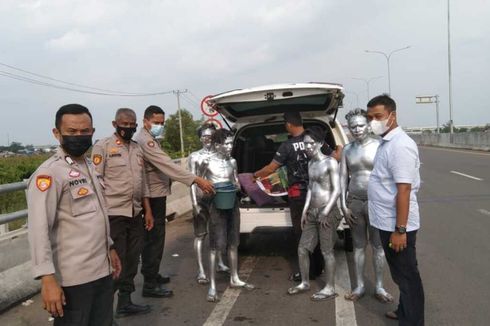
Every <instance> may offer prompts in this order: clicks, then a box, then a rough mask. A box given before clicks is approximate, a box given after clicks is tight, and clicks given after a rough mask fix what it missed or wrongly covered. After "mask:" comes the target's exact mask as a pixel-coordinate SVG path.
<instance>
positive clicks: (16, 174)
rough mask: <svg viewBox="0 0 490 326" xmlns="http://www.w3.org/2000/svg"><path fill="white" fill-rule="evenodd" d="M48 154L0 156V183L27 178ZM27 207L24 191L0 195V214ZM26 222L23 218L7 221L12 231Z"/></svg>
mask: <svg viewBox="0 0 490 326" xmlns="http://www.w3.org/2000/svg"><path fill="white" fill-rule="evenodd" d="M48 157H49V155H33V156H14V157H5V158H0V184H7V183H13V182H20V181H23V180H24V179H28V178H29V177H30V176H31V175H32V173H34V171H35V170H36V169H37V167H38V166H39V165H40V164H41V163H42V162H44V161H45V160H46V159H47V158H48ZM26 208H27V203H26V195H25V191H24V190H21V191H15V192H10V193H6V194H1V195H0V214H5V213H12V212H16V211H18V210H23V209H26ZM25 223H26V221H25V219H21V220H17V221H13V222H11V223H9V230H11V231H13V230H16V229H18V228H20V227H21V226H22V225H24V224H25Z"/></svg>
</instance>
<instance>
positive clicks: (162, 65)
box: [0, 0, 490, 145]
mask: <svg viewBox="0 0 490 326" xmlns="http://www.w3.org/2000/svg"><path fill="white" fill-rule="evenodd" d="M488 17H490V1H487V0H467V1H454V0H452V1H451V56H452V75H453V120H454V123H455V125H481V124H486V123H490V110H489V109H490V104H489V102H490V101H489V94H490V90H489V85H490V63H489V62H490V60H488V59H485V58H486V57H488V53H490V37H489V35H490V24H488ZM0 19H1V21H2V24H1V27H0V39H1V40H2V42H1V43H0V89H1V91H0V145H7V141H8V140H10V142H12V141H18V142H22V143H23V144H35V145H42V144H54V143H56V141H55V139H54V138H53V136H52V134H51V129H52V128H53V126H54V115H55V112H56V111H57V109H58V108H59V107H60V106H62V105H64V104H67V103H80V104H83V105H85V106H87V107H88V108H89V109H90V110H91V112H92V114H93V116H94V125H95V128H96V134H95V138H102V137H106V136H108V135H110V134H111V132H112V131H113V129H112V126H111V121H112V120H113V116H114V113H115V111H116V109H117V108H120V107H130V108H132V109H134V110H135V111H136V113H137V115H138V119H139V120H141V118H142V114H143V112H144V109H145V108H146V107H147V106H148V105H152V104H155V105H159V106H161V107H162V108H164V110H165V111H166V112H167V114H172V113H175V112H176V110H177V100H176V96H175V95H174V94H172V93H169V94H164V95H155V96H148V97H120V96H119V97H118V96H102V95H95V94H83V93H77V92H70V91H67V90H61V89H55V88H52V87H45V86H40V85H34V84H31V83H26V82H24V81H19V80H16V79H12V78H7V77H5V76H4V74H5V73H11V74H12V73H15V74H17V75H22V76H25V77H29V78H36V79H39V78H38V77H34V76H32V75H26V74H24V73H22V72H19V71H15V70H12V69H11V68H8V67H6V66H2V65H1V64H7V65H10V66H14V67H17V68H21V69H24V70H26V71H30V72H34V73H37V74H41V75H45V76H50V77H52V78H55V79H59V80H63V81H67V82H71V83H76V84H81V85H87V86H90V87H94V88H99V89H109V90H118V91H122V92H133V93H154V92H167V91H172V90H177V89H187V90H188V91H189V92H188V93H185V94H184V95H183V96H182V97H181V106H182V107H183V108H186V109H188V110H189V111H190V112H191V113H193V115H194V116H195V117H196V118H198V117H200V115H201V114H200V110H199V102H200V100H201V99H202V98H203V97H204V96H206V95H209V94H217V93H221V92H224V91H227V90H232V89H237V88H247V87H253V86H260V85H267V84H276V83H288V82H308V81H322V82H334V83H340V84H343V85H344V87H345V93H346V97H345V100H344V107H343V108H341V111H340V113H339V116H341V117H342V119H343V116H344V115H345V113H347V112H348V110H350V109H352V108H354V107H357V106H359V107H363V108H364V107H365V106H366V103H367V90H366V83H365V82H364V81H362V80H357V79H354V78H364V79H370V78H373V77H378V76H382V77H381V78H379V79H375V80H373V81H371V82H370V89H369V93H370V96H371V97H373V96H375V95H377V94H381V93H384V92H388V73H387V62H386V59H385V58H384V57H383V56H382V55H380V54H373V53H366V52H365V50H373V51H382V52H386V53H389V52H391V51H392V50H395V49H399V48H403V47H406V46H410V48H409V49H407V50H403V51H400V52H397V53H395V54H393V55H392V57H391V59H390V63H391V90H392V91H391V95H392V96H393V98H394V99H395V101H396V102H397V105H398V111H397V112H398V113H397V114H398V119H399V122H400V123H401V125H403V126H406V127H419V126H435V124H436V114H435V105H434V104H425V105H420V104H416V103H415V97H416V96H420V95H436V94H437V95H439V98H440V121H441V123H444V122H447V121H448V120H449V99H448V94H449V91H448V38H447V0H412V1H392V0H391V1H390V0H365V1H354V0H343V1H334V0H309V1H306V0H305V1H301V0H292V1H290V0H268V1H263V0H262V1H256V0H246V1H245V0H243V1H242V0H234V1H224V0H223V1H215V0H206V1H196V0H188V1H170V0H169V1H156V0H154V1H149V0H139V1H129V0H105V1H103V0H98V1H95V0H71V1H65V0H2V1H0ZM10 76H11V75H10ZM43 82H48V83H54V84H57V85H61V84H59V83H55V82H53V81H49V80H43ZM64 86H65V87H71V86H68V85H64ZM75 88H79V87H75ZM86 90H87V89H86ZM140 125H141V123H140Z"/></svg>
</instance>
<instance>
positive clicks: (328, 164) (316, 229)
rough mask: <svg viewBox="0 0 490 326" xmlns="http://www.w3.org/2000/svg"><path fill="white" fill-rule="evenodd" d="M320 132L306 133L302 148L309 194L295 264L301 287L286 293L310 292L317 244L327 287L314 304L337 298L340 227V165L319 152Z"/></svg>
mask: <svg viewBox="0 0 490 326" xmlns="http://www.w3.org/2000/svg"><path fill="white" fill-rule="evenodd" d="M323 139H325V138H324V137H323V131H321V130H316V129H314V128H312V129H308V130H307V131H306V132H305V136H304V144H305V152H306V155H308V157H309V158H310V161H309V163H308V177H309V183H308V191H307V194H306V202H305V206H304V209H303V214H302V217H301V226H302V229H303V232H302V234H301V239H300V242H299V245H298V260H299V266H300V272H301V283H300V284H299V285H297V286H294V287H291V288H289V289H288V293H289V294H297V293H300V292H304V291H307V290H309V289H310V280H309V267H310V253H312V252H313V250H314V249H315V247H316V246H317V244H318V241H320V249H321V251H322V255H323V258H324V260H325V273H326V285H325V287H324V288H323V289H321V290H320V291H318V292H316V293H315V294H313V296H312V297H311V299H312V300H314V301H319V300H327V299H331V298H334V297H336V296H337V294H336V293H335V256H334V249H333V248H334V245H335V240H336V235H337V233H336V230H337V226H338V224H339V220H338V218H337V214H332V213H331V212H332V209H336V202H337V199H338V198H339V195H340V176H339V164H338V163H337V161H336V160H335V159H334V158H332V157H329V156H326V155H324V154H323V153H322V152H321V150H320V149H321V147H322V145H323Z"/></svg>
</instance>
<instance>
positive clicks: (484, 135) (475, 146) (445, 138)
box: [410, 132, 490, 151]
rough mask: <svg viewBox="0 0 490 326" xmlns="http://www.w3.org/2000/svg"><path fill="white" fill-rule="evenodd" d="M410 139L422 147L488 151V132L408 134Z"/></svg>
mask: <svg viewBox="0 0 490 326" xmlns="http://www.w3.org/2000/svg"><path fill="white" fill-rule="evenodd" d="M410 137H412V139H413V140H414V141H415V142H416V143H417V144H418V145H422V146H436V147H447V148H460V149H470V150H479V151H490V132H460V133H455V134H453V135H452V139H451V135H450V134H449V133H444V134H410Z"/></svg>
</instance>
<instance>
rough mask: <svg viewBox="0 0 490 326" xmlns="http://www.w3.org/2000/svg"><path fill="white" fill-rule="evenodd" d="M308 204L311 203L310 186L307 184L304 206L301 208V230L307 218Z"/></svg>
mask: <svg viewBox="0 0 490 326" xmlns="http://www.w3.org/2000/svg"><path fill="white" fill-rule="evenodd" d="M310 203H311V184H308V191H307V192H306V198H305V206H304V207H303V212H302V213H301V229H303V227H304V225H305V223H306V218H307V214H306V213H307V212H308V208H309V207H310Z"/></svg>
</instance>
